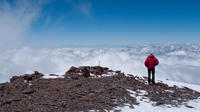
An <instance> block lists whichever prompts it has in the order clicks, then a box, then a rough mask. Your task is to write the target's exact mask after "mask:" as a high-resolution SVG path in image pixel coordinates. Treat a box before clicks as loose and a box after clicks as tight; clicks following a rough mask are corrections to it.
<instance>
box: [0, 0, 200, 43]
mask: <svg viewBox="0 0 200 112" xmlns="http://www.w3.org/2000/svg"><path fill="white" fill-rule="evenodd" d="M0 1H1V2H0V3H1V4H0V16H2V18H4V19H0V25H1V26H0V30H1V29H3V30H5V29H4V28H5V26H6V27H8V28H7V29H8V30H6V31H0V36H1V39H4V40H5V38H9V39H8V41H10V40H12V41H13V40H14V41H15V42H16V41H17V42H16V43H18V45H19V46H20V45H21V46H23V45H26V46H32V47H84V46H85V47H99V46H100V47H114V46H123V45H131V44H135V43H186V42H190V43H199V42H200V1H198V0H35V1H32V0H0ZM8 18H9V19H8ZM16 30H17V31H16ZM18 30H19V31H18ZM5 32H8V33H5ZM9 32H15V33H16V34H15V33H14V34H12V35H11V34H10V33H9ZM13 37H14V38H13ZM19 40H20V41H19ZM4 43H6V42H4Z"/></svg>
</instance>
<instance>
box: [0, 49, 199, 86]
mask: <svg viewBox="0 0 200 112" xmlns="http://www.w3.org/2000/svg"><path fill="white" fill-rule="evenodd" d="M170 46H171V45H168V46H163V45H162V46H157V47H155V46H149V47H147V46H143V47H142V46H136V47H132V48H123V49H117V48H115V49H112V48H107V49H105V48H104V49H94V48H91V49H90V48H88V49H86V48H85V49H78V48H77V49H72V48H57V49H31V48H29V47H25V48H22V49H18V50H12V51H7V52H4V53H1V54H0V76H1V80H0V82H3V81H7V80H9V78H10V77H11V76H13V75H22V74H24V73H31V72H33V71H34V70H38V71H40V72H42V73H59V74H64V73H65V72H66V71H67V70H68V69H69V68H70V67H71V66H77V67H78V66H80V65H87V66H90V65H91V66H95V65H98V63H99V61H100V65H102V66H107V67H109V68H111V69H113V70H121V71H123V72H125V73H131V74H134V75H140V76H147V71H146V68H145V66H144V60H145V59H146V56H147V55H148V54H149V52H150V51H151V52H152V51H153V52H154V54H155V56H156V57H157V58H158V59H159V61H160V64H159V66H158V67H157V68H156V79H169V80H174V81H179V82H187V83H195V84H200V82H199V78H200V75H199V72H200V49H199V47H200V45H197V46H184V45H177V47H176V48H174V49H171V50H170ZM181 46H182V47H181ZM144 48H145V49H147V48H149V49H148V50H146V52H144V50H143V49H144ZM180 50H182V51H184V52H185V54H186V55H176V53H175V54H173V53H171V55H168V54H169V53H170V52H176V51H180Z"/></svg>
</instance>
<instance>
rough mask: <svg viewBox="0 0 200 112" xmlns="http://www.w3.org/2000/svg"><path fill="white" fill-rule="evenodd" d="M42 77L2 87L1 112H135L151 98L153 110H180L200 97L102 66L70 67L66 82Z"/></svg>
mask: <svg viewBox="0 0 200 112" xmlns="http://www.w3.org/2000/svg"><path fill="white" fill-rule="evenodd" d="M51 75H55V74H51ZM43 76H44V74H42V73H39V72H37V71H35V72H34V73H33V74H25V75H22V76H13V77H12V78H11V79H10V82H6V83H1V84H0V112H30V111H31V112H74V111H75V112H76V111H84V112H87V111H90V110H94V111H109V110H113V111H116V112H117V111H118V112H119V111H120V110H117V109H116V107H119V106H121V107H123V106H125V105H126V106H127V105H128V106H129V107H130V108H132V109H134V106H135V105H140V103H139V101H138V100H137V97H141V96H142V97H141V98H142V99H140V100H143V99H147V98H148V99H149V102H153V103H152V104H153V105H154V106H160V105H165V104H167V105H171V106H180V105H184V104H185V103H186V102H188V101H190V100H193V99H197V98H199V97H200V93H199V92H197V91H194V90H192V89H190V88H187V87H183V88H179V87H178V86H176V85H174V86H168V85H167V84H164V83H162V82H158V83H156V84H155V85H148V84H147V78H146V77H138V76H134V75H131V74H127V75H125V74H124V73H122V72H121V71H114V70H110V69H109V68H107V67H101V66H80V67H78V68H76V67H71V68H70V69H69V70H68V71H67V72H66V73H65V74H64V75H63V76H64V78H54V79H50V78H49V79H45V78H43ZM142 92H143V94H141V93H142ZM185 106H186V107H188V108H193V107H191V106H188V105H185Z"/></svg>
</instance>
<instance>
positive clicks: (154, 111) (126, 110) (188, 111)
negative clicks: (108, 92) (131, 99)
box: [113, 80, 200, 112]
mask: <svg viewBox="0 0 200 112" xmlns="http://www.w3.org/2000/svg"><path fill="white" fill-rule="evenodd" d="M162 81H163V82H164V83H166V84H168V85H170V86H173V85H177V86H179V87H189V88H191V89H193V90H196V91H198V92H200V86H199V85H194V84H188V83H180V82H175V81H169V80H162ZM128 91H130V92H131V93H132V96H135V92H134V91H131V90H128ZM145 92H146V91H141V96H137V97H136V98H137V101H139V103H140V104H139V105H136V106H134V109H132V108H130V107H129V106H130V105H129V104H127V106H125V107H118V108H115V109H113V110H121V112H199V111H200V98H199V99H196V100H192V101H189V102H186V103H185V104H183V105H181V106H179V107H172V106H169V105H162V106H153V104H154V102H151V101H149V99H148V98H146V99H142V97H144V96H143V95H142V94H145ZM141 99H142V100H141ZM185 105H188V106H192V107H194V108H188V107H186V106H185Z"/></svg>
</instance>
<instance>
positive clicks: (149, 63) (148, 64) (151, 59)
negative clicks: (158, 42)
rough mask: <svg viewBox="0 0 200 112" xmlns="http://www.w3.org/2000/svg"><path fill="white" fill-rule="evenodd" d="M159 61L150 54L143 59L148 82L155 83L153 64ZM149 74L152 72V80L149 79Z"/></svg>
mask: <svg viewBox="0 0 200 112" xmlns="http://www.w3.org/2000/svg"><path fill="white" fill-rule="evenodd" d="M158 63H159V61H158V59H157V58H156V57H155V56H154V55H153V54H150V55H149V56H148V57H147V59H146V60H145V62H144V64H145V66H146V67H147V70H148V83H149V84H150V83H151V82H152V84H155V66H156V65H158ZM151 74H152V80H151Z"/></svg>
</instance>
